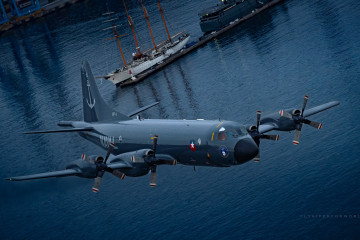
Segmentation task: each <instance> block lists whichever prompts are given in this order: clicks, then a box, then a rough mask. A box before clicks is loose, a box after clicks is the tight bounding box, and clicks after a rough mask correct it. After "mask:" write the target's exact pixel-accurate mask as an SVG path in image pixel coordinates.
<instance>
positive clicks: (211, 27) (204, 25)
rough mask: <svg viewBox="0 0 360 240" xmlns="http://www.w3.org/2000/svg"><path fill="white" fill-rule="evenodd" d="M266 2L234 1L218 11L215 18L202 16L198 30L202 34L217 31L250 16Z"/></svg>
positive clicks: (252, 0) (256, 0)
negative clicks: (199, 29)
mask: <svg viewBox="0 0 360 240" xmlns="http://www.w3.org/2000/svg"><path fill="white" fill-rule="evenodd" d="M267 2H268V1H267V0H262V1H259V0H244V1H236V2H234V4H231V5H229V6H228V7H224V9H222V10H220V11H219V12H218V14H217V15H215V16H214V15H213V16H210V17H206V15H204V16H202V17H201V18H200V28H201V30H202V31H203V32H204V33H208V32H213V31H217V30H219V29H221V28H223V27H224V26H226V25H228V24H230V22H232V21H234V20H236V19H240V18H242V17H244V16H246V15H248V14H250V13H251V12H252V11H253V10H255V9H256V8H259V7H261V6H262V5H263V4H265V3H267Z"/></svg>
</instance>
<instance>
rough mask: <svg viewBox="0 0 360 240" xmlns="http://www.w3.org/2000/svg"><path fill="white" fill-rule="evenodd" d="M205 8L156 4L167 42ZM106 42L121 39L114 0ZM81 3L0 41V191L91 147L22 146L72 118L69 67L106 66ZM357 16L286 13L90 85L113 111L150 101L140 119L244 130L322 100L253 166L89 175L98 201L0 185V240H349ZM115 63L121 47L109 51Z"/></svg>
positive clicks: (359, 101)
mask: <svg viewBox="0 0 360 240" xmlns="http://www.w3.org/2000/svg"><path fill="white" fill-rule="evenodd" d="M144 3H145V4H146V6H147V8H148V12H149V14H150V17H151V22H152V28H153V30H154V35H155V38H156V41H157V42H160V41H162V40H163V39H164V38H165V36H166V35H165V30H164V28H163V25H162V23H161V16H160V14H159V13H158V11H157V5H156V1H144ZM214 4H216V1H210V0H204V1H190V0H185V1H170V0H164V1H162V5H163V7H164V11H165V13H166V18H167V21H168V24H169V27H170V31H171V33H172V34H175V33H177V32H178V31H180V30H183V29H185V30H187V31H188V32H190V34H191V35H192V40H196V39H197V38H198V37H199V36H201V31H200V27H199V23H198V16H197V12H198V11H199V10H200V9H202V8H205V7H207V6H209V5H214ZM110 7H111V9H113V11H116V12H118V16H119V18H120V19H119V23H122V24H123V27H122V28H121V33H131V31H130V29H129V28H128V26H127V24H126V17H125V15H124V9H123V6H122V3H121V1H110ZM128 8H129V11H130V14H131V15H132V17H133V20H134V21H135V22H136V23H137V33H138V37H139V41H140V42H141V46H142V50H146V49H148V48H150V47H151V41H150V39H149V33H148V31H147V25H146V22H145V21H144V19H143V18H142V12H141V9H140V8H139V6H138V3H137V1H131V2H130V1H129V2H128ZM105 9H106V6H105V3H104V2H103V1H95V0H85V1H83V2H81V3H78V4H76V5H73V6H71V7H69V8H67V9H63V10H61V11H59V12H57V13H54V14H52V15H49V16H46V17H44V18H42V19H41V20H38V21H36V22H33V23H31V24H28V25H25V26H23V27H20V28H18V29H16V30H13V31H9V32H8V33H6V34H3V35H1V36H0V47H1V50H0V110H1V114H0V122H1V125H0V127H1V128H0V138H1V150H0V178H1V179H3V178H5V177H9V176H15V175H22V174H32V173H37V172H46V171H54V170H61V169H63V168H64V167H65V165H66V164H67V163H69V162H70V161H72V160H74V159H78V158H79V157H80V156H81V154H82V153H88V154H101V155H102V154H105V153H104V150H102V149H100V148H98V147H96V146H94V145H93V144H91V143H88V142H85V141H84V140H82V139H81V138H80V137H79V136H78V135H76V134H71V133H64V134H47V135H37V136H32V135H24V134H22V133H23V132H25V131H31V130H39V129H53V128H56V127H57V126H56V123H57V122H58V121H59V120H81V119H82V104H81V101H82V97H81V88H80V64H81V61H82V60H83V59H87V60H88V61H89V62H90V65H91V66H92V69H93V72H94V74H95V75H96V76H102V75H104V74H106V73H108V72H110V71H111V70H113V69H115V68H116V67H118V66H120V56H119V54H118V51H117V49H116V45H115V43H114V42H112V41H107V42H105V41H104V39H106V38H109V37H110V32H108V31H103V30H102V28H105V27H107V25H106V24H103V23H102V22H103V21H104V20H106V18H105V17H104V16H102V13H104V12H105V11H106V10H105ZM359 19H360V3H359V2H358V1H354V0H343V1H336V0H323V1H313V0H305V1H296V0H288V1H284V2H283V3H282V4H280V5H277V6H275V7H274V8H272V9H269V10H268V11H266V12H264V13H262V14H261V15H260V16H256V17H254V18H253V19H251V20H249V21H247V22H246V23H244V24H242V25H240V26H238V27H237V28H235V29H233V30H231V31H230V32H228V33H226V34H224V35H222V36H221V37H219V38H218V39H216V40H214V41H211V42H210V43H208V44H207V45H205V46H204V47H201V48H199V49H198V50H196V51H195V52H192V53H190V54H189V55H188V56H186V57H184V58H182V59H179V60H178V61H177V62H175V63H173V64H172V65H171V66H168V67H166V69H164V70H163V71H160V72H158V73H156V74H154V75H152V76H151V77H149V78H148V79H147V80H145V81H144V82H142V83H140V84H138V85H136V86H134V87H129V88H125V89H116V88H115V87H114V86H113V85H112V84H110V83H108V82H106V81H104V80H103V81H102V80H98V83H99V88H100V90H101V93H102V95H103V96H104V98H105V100H106V101H107V102H108V103H109V104H110V105H111V106H114V108H116V109H117V110H119V111H121V112H124V113H127V112H131V111H132V110H134V109H136V108H138V107H141V106H144V105H146V104H150V103H152V102H154V101H160V104H159V105H158V106H156V107H154V108H153V109H151V110H149V111H147V112H146V114H144V116H145V117H148V118H176V119H184V118H186V119H196V118H206V119H217V118H219V117H221V118H222V119H227V120H235V121H239V122H242V123H254V122H255V118H256V110H258V109H260V110H262V111H263V114H266V113H272V112H274V111H278V110H279V109H282V108H287V107H298V108H300V107H301V104H302V99H303V96H304V94H308V95H309V96H310V100H309V102H308V107H311V106H315V105H318V104H322V103H325V102H328V101H332V100H338V101H340V102H341V105H340V106H338V107H336V108H333V109H331V110H328V111H326V112H323V113H320V114H318V115H315V116H313V117H312V118H311V119H313V120H315V121H319V122H322V123H323V124H324V127H323V129H321V130H320V131H318V130H315V129H312V128H309V127H307V126H305V127H304V128H303V131H302V139H301V143H300V145H299V146H293V145H292V143H291V140H292V137H293V133H286V132H285V133H284V132H283V133H280V141H279V142H276V143H274V142H266V141H263V142H262V145H261V158H262V159H261V161H260V162H259V163H254V162H252V161H251V162H248V163H246V164H244V165H241V166H238V167H232V168H225V169H224V168H205V167H202V168H201V167H199V168H197V171H196V172H194V171H193V169H192V167H187V166H182V165H177V166H176V167H166V166H164V167H161V168H159V169H158V186H157V187H156V188H150V187H149V186H148V185H149V176H145V177H140V178H130V177H128V178H126V179H125V180H124V181H121V180H120V179H117V178H115V177H113V176H111V175H110V174H107V175H105V177H104V179H103V184H102V188H101V192H100V193H99V194H94V193H92V191H91V186H92V184H93V181H92V180H88V179H81V178H76V177H71V178H63V179H47V180H37V181H32V182H6V181H0V190H1V195H0V223H1V226H0V238H1V239H125V238H126V239H289V238H290V239H359V238H360V188H359V187H360V177H359V176H360V167H359V166H360V159H359V154H360V150H359V143H360V140H359V132H360V125H359V123H358V121H359V118H360V114H359V110H360V109H359V106H360V98H359V97H360V84H359V83H358V81H359V79H360V27H359ZM121 43H122V45H123V48H124V52H125V56H126V57H127V59H130V56H131V53H132V52H133V51H134V42H133V39H132V38H131V36H127V37H124V38H123V39H121Z"/></svg>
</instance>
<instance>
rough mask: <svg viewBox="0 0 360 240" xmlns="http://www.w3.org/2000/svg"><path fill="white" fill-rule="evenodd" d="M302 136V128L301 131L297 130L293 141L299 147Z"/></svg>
mask: <svg viewBox="0 0 360 240" xmlns="http://www.w3.org/2000/svg"><path fill="white" fill-rule="evenodd" d="M300 135H301V128H300V130H298V129H296V130H295V135H294V139H293V144H294V145H298V144H299V143H300Z"/></svg>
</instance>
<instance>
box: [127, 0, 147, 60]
mask: <svg viewBox="0 0 360 240" xmlns="http://www.w3.org/2000/svg"><path fill="white" fill-rule="evenodd" d="M122 2H123V4H124V7H125V11H126V15H127V17H128V20H129V24H130V27H131V30H132V32H133V35H134V39H135V43H136V49H137V50H138V52H139V55H142V54H141V51H140V47H139V43H138V41H137V38H136V35H135V30H134V24H133V22H132V20H131V17H130V15H129V13H128V10H127V8H126V4H125V1H124V0H122Z"/></svg>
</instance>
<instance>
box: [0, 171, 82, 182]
mask: <svg viewBox="0 0 360 240" xmlns="http://www.w3.org/2000/svg"><path fill="white" fill-rule="evenodd" d="M80 172H81V171H80V170H77V169H66V170H62V171H55V172H47V173H38V174H33V175H26V176H18V177H10V178H6V180H9V181H24V180H32V179H40V178H52V177H66V176H73V175H76V174H78V173H80Z"/></svg>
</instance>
